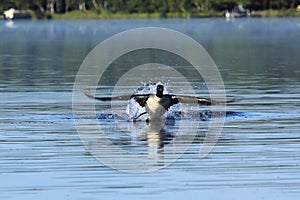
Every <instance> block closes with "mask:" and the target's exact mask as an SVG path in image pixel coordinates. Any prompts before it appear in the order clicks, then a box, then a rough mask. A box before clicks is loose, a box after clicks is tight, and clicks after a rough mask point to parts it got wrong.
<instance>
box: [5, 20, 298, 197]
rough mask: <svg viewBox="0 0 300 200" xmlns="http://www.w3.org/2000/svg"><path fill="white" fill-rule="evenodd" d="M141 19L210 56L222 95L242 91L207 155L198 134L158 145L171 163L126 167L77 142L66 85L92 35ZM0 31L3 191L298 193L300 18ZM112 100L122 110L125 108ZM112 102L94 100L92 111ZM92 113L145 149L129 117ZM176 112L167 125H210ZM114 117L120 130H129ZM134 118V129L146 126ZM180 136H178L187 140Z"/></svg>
mask: <svg viewBox="0 0 300 200" xmlns="http://www.w3.org/2000/svg"><path fill="white" fill-rule="evenodd" d="M148 26H151V27H164V28H170V29H174V30H177V31H180V32H182V33H184V34H186V35H188V36H190V37H192V38H194V39H195V40H196V41H198V42H199V43H200V44H201V45H202V46H203V47H204V48H205V49H206V50H207V52H208V53H209V54H210V56H211V57H212V58H213V60H214V61H215V63H216V64H217V66H218V68H219V70H220V72H221V74H222V77H223V81H224V85H225V87H226V93H227V95H228V96H230V97H238V98H242V100H240V101H238V102H236V103H232V104H228V105H227V110H228V111H230V112H231V113H233V114H231V115H230V116H228V117H227V118H226V119H225V124H224V127H223V131H222V133H221V135H220V137H219V140H218V142H217V144H216V145H215V147H214V149H213V150H212V151H211V153H210V154H208V155H207V156H206V157H205V158H202V159H200V158H199V155H198V152H199V148H200V147H201V145H202V142H203V140H202V139H203V138H201V136H197V137H196V139H195V141H194V142H193V143H192V144H191V145H190V147H189V148H188V149H187V150H186V151H185V153H184V154H183V155H182V156H180V155H176V153H174V152H173V154H168V152H167V151H165V152H163V151H159V152H154V154H155V155H154V156H156V157H155V158H153V159H159V161H160V162H164V159H166V158H168V156H169V155H174V154H175V155H174V157H176V158H177V157H179V158H178V159H176V160H175V162H173V163H171V164H170V165H168V166H164V167H163V168H162V169H160V170H154V171H153V172H148V173H126V172H121V171H118V170H115V169H111V168H110V167H108V166H105V165H104V164H102V163H101V162H99V161H98V160H97V159H96V158H95V157H94V156H92V155H91V153H90V152H89V151H88V147H87V148H86V147H85V146H84V145H83V142H82V141H81V140H80V137H79V135H78V133H77V130H76V127H75V124H74V120H73V117H72V92H73V84H74V81H75V77H76V73H77V70H78V69H79V67H80V65H81V63H82V61H83V60H84V58H85V57H86V56H87V55H88V53H89V52H90V51H91V50H92V49H93V48H94V47H95V46H96V45H97V44H98V43H99V42H101V41H103V40H105V39H107V38H108V37H110V36H112V35H113V34H116V33H119V32H121V31H125V30H128V29H131V28H138V27H148ZM0 35H1V37H0V91H1V95H0V120H1V121H0V126H1V129H0V136H1V137H0V180H1V181H0V199H7V200H8V199H31V200H32V199H50V198H51V199H54V198H57V199H154V198H162V199H184V198H189V199H192V198H193V199H195V198H203V199H245V200H250V199H299V197H300V154H299V152H300V131H299V130H300V125H299V122H300V57H299V52H300V45H299V44H300V18H259V19H235V20H232V21H226V20H225V19H214V18H210V19H162V20H160V19H157V20H74V21H73V20H70V21H64V20H57V21H56V20H51V21H22V20H21V21H14V22H11V21H1V22H0ZM165 39H168V38H165ZM139 58H141V59H143V57H141V56H140V57H139ZM120 63H121V62H119V67H121V66H122V63H121V64H120ZM187 74H189V73H187ZM112 75H113V74H112ZM112 75H111V76H112ZM190 76H192V73H191V74H190ZM112 78H113V77H112ZM107 82H109V81H106V83H107ZM169 84H170V85H171V84H172V83H169ZM111 86H113V85H111ZM195 87H198V90H196V91H199V92H201V91H205V90H204V89H203V88H201V84H200V85H195ZM199 88H200V89H199ZM110 89H111V88H110V86H109V85H108V88H107V89H104V92H107V93H109V92H110ZM132 89H134V88H132ZM128 92H129V93H131V92H132V90H131V91H128ZM200 95H201V94H200ZM87 101H88V99H87ZM89 101H91V100H89ZM117 109H119V110H118V112H122V110H123V109H124V112H125V110H126V105H125V107H124V105H122V104H120V105H117ZM108 110H109V107H108V105H107V104H103V103H99V104H97V112H98V113H100V114H103V113H107V112H108ZM105 116H107V115H105ZM99 121H100V123H103V124H102V125H103V126H105V129H106V130H107V131H108V132H109V134H110V138H111V140H112V141H115V142H116V143H117V144H118V145H119V146H120V148H125V149H127V150H128V151H134V152H137V153H144V152H145V151H147V150H149V149H151V146H149V145H148V146H147V144H149V143H150V142H149V141H150V140H149V138H148V139H145V138H143V139H139V138H138V137H137V136H136V135H134V133H132V132H133V130H134V128H135V126H134V125H133V124H132V123H131V122H127V121H126V120H123V121H120V122H119V123H118V122H116V121H113V122H111V123H110V121H109V120H108V121H107V120H104V121H103V120H102V121H101V119H100V120H99ZM175 121H176V122H175V125H170V127H171V128H170V130H169V133H171V134H172V133H173V132H176V130H177V129H176V128H177V126H179V125H176V123H177V122H178V121H181V122H178V123H180V126H183V127H186V128H191V129H192V130H194V131H199V132H200V133H201V132H205V130H206V129H205V127H207V126H208V124H209V120H208V121H201V120H200V121H197V123H198V124H197V126H193V125H191V124H190V123H188V122H189V121H190V120H186V121H185V120H175ZM192 121H193V120H192ZM116 124H117V125H118V126H121V127H127V129H126V130H127V131H125V135H124V131H123V132H122V134H121V132H118V131H117V130H116V128H115V126H116ZM139 124H141V127H139V130H143V129H146V128H147V126H148V125H147V124H146V123H143V122H141V123H139ZM139 124H137V125H139ZM199 124H200V126H198V125H199ZM201 127H202V128H201ZM183 130H184V129H183ZM95 137H96V136H95ZM143 137H147V135H146V136H145V135H143ZM128 138H129V139H128ZM132 138H133V139H132ZM136 138H138V139H136ZM147 140H148V142H147ZM165 140H172V138H171V139H170V137H169V138H167V139H165ZM177 140H178V141H179V142H178V145H182V144H183V143H184V142H182V141H185V140H186V138H180V137H179V138H178V139H177ZM133 142H136V143H135V144H132V143H133ZM162 142H163V143H166V144H165V147H163V148H165V149H167V148H168V145H170V144H168V141H162ZM172 145H176V143H175V144H172ZM106 148H107V149H103V150H104V151H105V152H109V151H110V150H111V149H110V147H109V146H108V147H106ZM157 157H159V158H157ZM131 164H132V166H133V167H135V166H137V165H139V163H131Z"/></svg>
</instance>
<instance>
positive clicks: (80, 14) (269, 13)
mask: <svg viewBox="0 0 300 200" xmlns="http://www.w3.org/2000/svg"><path fill="white" fill-rule="evenodd" d="M252 13H253V14H254V15H255V16H260V17H300V11H297V10H296V9H286V10H262V11H253V12H252ZM30 14H31V16H32V18H33V19H159V18H183V19H184V18H207V17H224V12H216V11H213V12H200V13H166V14H164V15H162V14H161V13H132V14H128V13H109V12H102V13H99V12H97V11H93V10H89V11H70V12H66V13H63V14H58V13H54V14H52V13H43V14H41V13H37V12H34V11H30ZM0 19H3V17H1V18H0Z"/></svg>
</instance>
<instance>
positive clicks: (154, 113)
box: [145, 95, 171, 119]
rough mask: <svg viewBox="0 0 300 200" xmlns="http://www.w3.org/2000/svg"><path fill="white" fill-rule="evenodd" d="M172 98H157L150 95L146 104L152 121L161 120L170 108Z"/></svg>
mask: <svg viewBox="0 0 300 200" xmlns="http://www.w3.org/2000/svg"><path fill="white" fill-rule="evenodd" d="M170 104H171V101H170V98H168V97H167V96H163V97H161V98H160V97H157V96H156V95H150V96H149V98H148V100H147V102H146V106H145V107H146V111H147V113H148V114H149V117H150V119H157V118H161V116H162V115H164V114H165V113H166V111H167V109H168V108H169V107H170V106H169V105H170Z"/></svg>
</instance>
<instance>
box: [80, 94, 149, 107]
mask: <svg viewBox="0 0 300 200" xmlns="http://www.w3.org/2000/svg"><path fill="white" fill-rule="evenodd" d="M84 94H85V96H87V97H89V98H92V99H96V100H99V101H122V100H129V99H132V98H134V99H135V100H136V102H137V103H138V104H139V105H140V106H142V107H145V105H146V101H147V100H148V97H149V94H132V95H121V96H113V97H95V96H93V95H92V94H91V91H90V90H85V91H84Z"/></svg>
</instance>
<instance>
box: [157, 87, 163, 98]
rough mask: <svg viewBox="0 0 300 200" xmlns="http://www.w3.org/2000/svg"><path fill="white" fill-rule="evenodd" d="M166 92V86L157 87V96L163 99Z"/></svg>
mask: <svg viewBox="0 0 300 200" xmlns="http://www.w3.org/2000/svg"><path fill="white" fill-rule="evenodd" d="M163 92H164V86H163V85H157V87H156V96H157V97H162V96H163Z"/></svg>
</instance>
